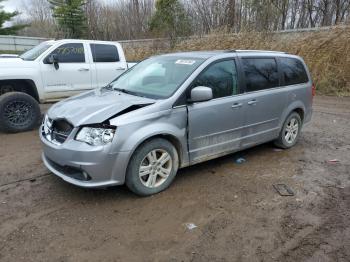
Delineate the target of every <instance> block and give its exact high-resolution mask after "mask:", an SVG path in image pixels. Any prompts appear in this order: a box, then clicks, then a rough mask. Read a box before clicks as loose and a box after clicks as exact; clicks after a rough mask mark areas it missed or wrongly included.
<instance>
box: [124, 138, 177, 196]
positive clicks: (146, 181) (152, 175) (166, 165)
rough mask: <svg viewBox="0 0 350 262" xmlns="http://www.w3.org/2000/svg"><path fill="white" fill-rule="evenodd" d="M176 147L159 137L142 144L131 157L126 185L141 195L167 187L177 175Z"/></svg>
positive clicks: (153, 192) (157, 191)
mask: <svg viewBox="0 0 350 262" xmlns="http://www.w3.org/2000/svg"><path fill="white" fill-rule="evenodd" d="M178 159H179V158H178V154H177V151H176V149H175V147H174V146H173V145H172V144H171V143H170V142H168V141H167V140H165V139H161V138H157V139H153V140H150V141H147V142H146V143H144V144H143V145H141V146H140V147H139V148H138V149H137V150H136V151H135V153H134V154H133V156H132V157H131V160H130V162H129V165H128V170H127V175H126V185H127V186H128V188H129V189H130V190H131V191H133V192H134V193H136V194H138V195H140V196H148V195H152V194H156V193H159V192H161V191H163V190H164V189H166V188H167V187H168V186H169V185H170V184H171V182H172V181H173V179H174V178H175V176H176V173H177V169H178V165H179V160H178Z"/></svg>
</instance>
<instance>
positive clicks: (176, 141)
mask: <svg viewBox="0 0 350 262" xmlns="http://www.w3.org/2000/svg"><path fill="white" fill-rule="evenodd" d="M157 138H162V139H165V140H167V141H168V142H170V143H171V144H172V145H173V146H174V147H175V149H176V151H177V155H178V157H179V167H182V166H183V164H184V158H185V156H184V148H183V145H182V144H181V142H180V140H179V139H178V138H177V137H176V136H175V135H173V134H170V133H159V134H152V135H150V136H147V137H145V138H144V139H142V140H141V141H139V142H138V143H137V144H136V146H135V147H134V148H133V150H132V151H131V152H130V156H129V159H128V163H129V162H130V159H131V157H132V156H133V154H134V153H135V151H136V150H137V149H138V148H140V147H141V146H142V145H143V144H145V143H147V142H148V141H150V140H153V139H157Z"/></svg>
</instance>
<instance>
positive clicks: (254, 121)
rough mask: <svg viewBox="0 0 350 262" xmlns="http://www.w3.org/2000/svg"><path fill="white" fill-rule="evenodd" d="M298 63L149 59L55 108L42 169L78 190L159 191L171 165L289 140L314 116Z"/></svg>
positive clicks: (213, 57) (220, 56)
mask: <svg viewBox="0 0 350 262" xmlns="http://www.w3.org/2000/svg"><path fill="white" fill-rule="evenodd" d="M314 92H315V90H314V86H313V84H312V81H311V77H310V73H309V72H308V69H307V67H306V65H305V63H304V61H303V60H302V59H301V58H300V57H298V56H295V55H289V54H286V53H282V52H271V51H244V50H240V51H212V52H188V53H175V54H167V55H161V56H156V57H151V58H149V59H146V60H144V61H143V62H141V63H139V64H137V65H136V66H134V67H132V68H131V69H129V70H128V71H126V72H125V73H124V74H122V75H121V76H119V77H118V78H117V79H115V80H114V81H113V82H111V83H110V84H109V85H107V86H105V87H102V88H99V89H95V90H92V91H89V92H86V93H83V94H80V95H77V96H75V97H71V98H68V99H66V100H64V101H61V102H59V103H57V104H55V105H53V106H52V107H51V108H50V110H49V111H48V112H47V115H46V116H45V118H44V121H43V124H42V127H41V129H40V137H41V140H42V142H43V154H42V158H43V161H44V163H45V165H46V166H47V168H48V169H49V170H51V171H52V173H54V174H56V175H57V176H59V177H61V178H62V179H64V180H65V181H67V182H69V183H72V184H74V185H77V186H81V187H106V186H112V185H121V184H124V183H126V185H127V186H128V187H129V188H130V189H131V190H132V191H133V192H135V193H136V194H139V195H143V196H145V195H151V194H154V193H158V192H160V191H162V190H164V189H166V188H167V187H168V186H169V185H170V184H171V182H172V181H173V180H174V178H175V175H176V173H177V170H178V169H179V168H182V167H186V166H189V165H193V164H196V163H199V162H202V161H206V160H209V159H213V158H216V157H219V156H222V155H225V154H229V153H232V152H235V151H239V150H242V149H245V148H249V147H252V146H255V145H258V144H261V143H265V142H268V141H274V143H275V144H276V145H277V146H279V147H282V148H290V147H292V146H294V145H295V143H296V142H297V140H298V137H299V135H300V131H301V128H302V126H303V125H304V124H305V123H307V122H309V121H310V119H311V114H312V99H313V95H314Z"/></svg>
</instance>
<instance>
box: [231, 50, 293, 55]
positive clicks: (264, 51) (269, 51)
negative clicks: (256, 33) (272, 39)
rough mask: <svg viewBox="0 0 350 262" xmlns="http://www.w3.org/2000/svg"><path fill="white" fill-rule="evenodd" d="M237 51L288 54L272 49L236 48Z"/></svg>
mask: <svg viewBox="0 0 350 262" xmlns="http://www.w3.org/2000/svg"><path fill="white" fill-rule="evenodd" d="M235 52H263V53H279V54H288V53H287V52H283V51H272V50H244V49H243V50H235Z"/></svg>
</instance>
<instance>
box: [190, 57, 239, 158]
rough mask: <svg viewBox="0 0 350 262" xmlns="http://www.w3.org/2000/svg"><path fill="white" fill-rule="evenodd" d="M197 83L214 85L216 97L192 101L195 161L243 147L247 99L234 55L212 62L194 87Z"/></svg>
mask: <svg viewBox="0 0 350 262" xmlns="http://www.w3.org/2000/svg"><path fill="white" fill-rule="evenodd" d="M196 86H207V87H210V88H211V89H212V90H213V99H212V100H209V101H205V102H198V103H193V104H190V105H188V126H189V127H188V129H189V134H188V143H189V155H190V162H191V164H193V163H196V162H201V161H205V160H208V159H211V158H215V157H217V156H219V155H222V154H225V153H228V152H231V151H235V150H237V149H239V148H240V144H241V137H242V136H243V134H244V130H243V128H244V110H245V106H244V102H245V101H244V98H243V96H242V95H239V94H240V88H239V85H238V74H237V70H236V64H235V61H234V59H230V60H221V61H219V62H215V63H213V64H211V65H210V66H209V67H207V68H206V69H205V70H204V71H203V72H202V73H201V74H200V75H199V76H198V77H197V79H196V80H195V81H194V83H192V85H191V88H194V87H196Z"/></svg>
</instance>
